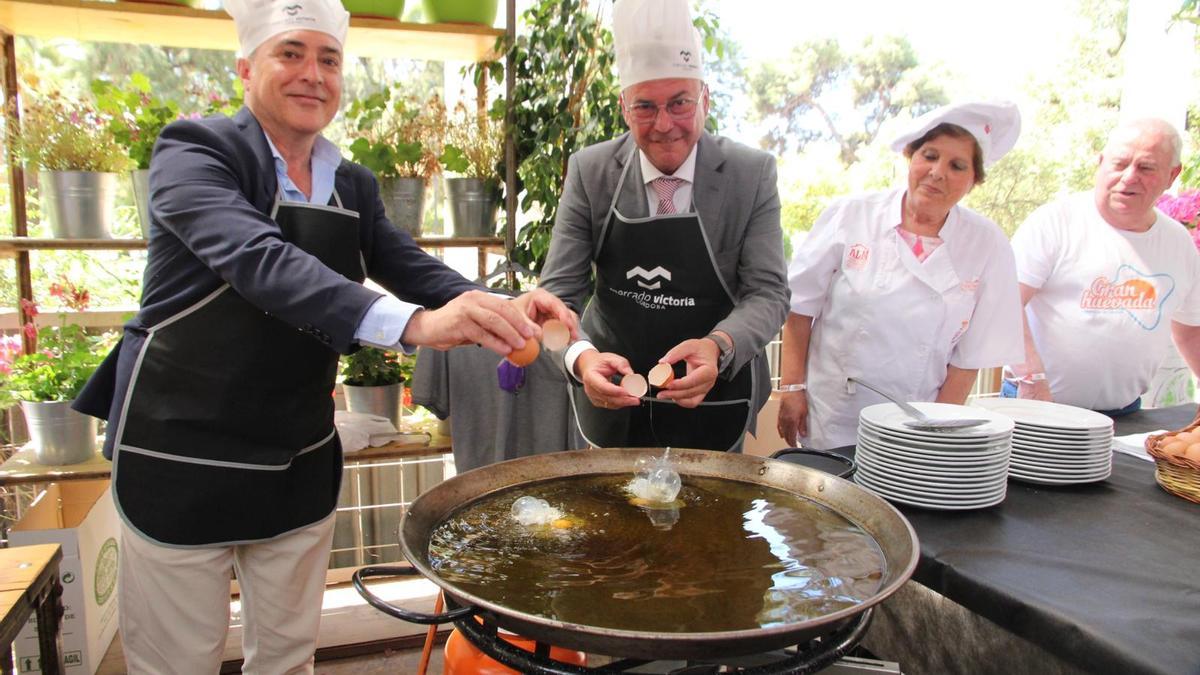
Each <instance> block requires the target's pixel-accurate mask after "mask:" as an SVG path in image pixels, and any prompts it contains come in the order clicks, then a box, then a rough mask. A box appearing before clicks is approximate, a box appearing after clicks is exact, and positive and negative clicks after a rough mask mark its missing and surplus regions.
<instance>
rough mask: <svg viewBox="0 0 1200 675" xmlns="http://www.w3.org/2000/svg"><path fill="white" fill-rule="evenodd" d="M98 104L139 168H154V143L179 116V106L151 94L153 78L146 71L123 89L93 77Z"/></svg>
mask: <svg viewBox="0 0 1200 675" xmlns="http://www.w3.org/2000/svg"><path fill="white" fill-rule="evenodd" d="M91 88H92V94H94V95H95V96H96V106H97V107H98V108H99V109H100V110H101V111H102V112H103V113H105V114H107V115H108V116H109V123H108V127H109V130H110V131H112V134H113V137H114V138H116V139H117V143H120V144H121V145H122V146H123V147H125V149H126V151H127V152H128V153H129V158H130V159H131V160H133V162H134V164H136V165H137V166H136V168H138V169H149V168H150V155H151V154H152V153H153V152H154V142H155V141H157V140H158V134H159V132H161V131H162V129H163V127H165V126H167V125H168V124H170V123H171V122H174V121H175V120H177V119H179V106H178V105H177V104H176V103H175V102H174V101H164V100H162V99H160V98H158V97H156V96H154V95H153V94H151V88H150V79H149V78H148V77H146V76H145V75H143V74H142V73H134V74H133V75H131V76H130V77H129V88H128V89H122V88H120V87H118V86H117V85H115V84H113V83H112V82H109V81H107V80H92V83H91Z"/></svg>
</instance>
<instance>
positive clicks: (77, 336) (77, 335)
mask: <svg viewBox="0 0 1200 675" xmlns="http://www.w3.org/2000/svg"><path fill="white" fill-rule="evenodd" d="M50 294H51V295H52V296H54V297H56V298H58V299H59V301H60V302H62V304H63V306H64V307H66V308H68V309H71V310H74V311H76V312H82V311H84V310H85V309H87V307H88V304H89V303H90V301H91V298H90V296H89V294H88V291H87V289H86V288H83V287H80V286H76V285H75V284H72V283H71V282H69V281H66V280H62V281H60V282H59V283H55V284H51V286H50ZM21 306H22V309H24V311H25V314H26V316H28V317H29V319H30V321H29V323H26V324H25V326H24V327H23V329H22V330H23V331H24V333H25V335H26V337H28V338H29V339H31V340H33V341H34V344H35V348H34V351H33V353H31V354H20V355H18V356H16V357H15V358H13V360H12V362H11V364H10V366H9V371H8V372H7V373H6V374H4V375H3V378H2V383H0V384H2V386H3V391H0V397H3V402H4V403H5V404H6V405H11V404H12V403H15V402H17V401H70V400H73V399H74V398H75V397H76V396H77V395H78V394H79V391H80V390H81V389H83V385H84V383H85V382H87V379H88V378H89V377H91V375H92V373H93V372H94V371H95V370H96V367H97V366H99V365H100V362H101V361H102V360H103V359H104V354H105V353H107V351H108V348H110V347H111V346H112V345H111V343H112V342H113V336H112V335H102V336H93V335H88V334H87V332H86V331H84V329H83V328H82V327H81V326H77V325H73V324H68V323H67V315H66V314H65V313H59V322H58V325H49V326H43V327H42V328H41V329H38V328H37V327H36V326H35V325H34V323H33V319H34V318H35V317H37V316H38V308H37V305H36V304H35V303H33V302H32V301H30V300H24V299H23V300H21Z"/></svg>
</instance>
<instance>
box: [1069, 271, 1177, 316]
mask: <svg viewBox="0 0 1200 675" xmlns="http://www.w3.org/2000/svg"><path fill="white" fill-rule="evenodd" d="M1157 300H1158V292H1157V291H1156V290H1155V289H1154V285H1153V284H1151V283H1150V282H1149V281H1146V280H1145V279H1129V280H1127V281H1122V282H1120V283H1113V282H1111V281H1109V280H1108V279H1106V278H1104V277H1096V280H1095V281H1093V282H1092V285H1091V286H1090V287H1088V288H1087V289H1085V290H1084V291H1083V298H1082V299H1081V300H1080V301H1079V306H1080V307H1081V308H1082V309H1154V307H1155V303H1156V302H1157Z"/></svg>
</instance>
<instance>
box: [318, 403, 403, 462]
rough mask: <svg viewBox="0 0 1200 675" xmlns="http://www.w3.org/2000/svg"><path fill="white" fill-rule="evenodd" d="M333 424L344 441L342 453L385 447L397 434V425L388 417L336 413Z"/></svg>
mask: <svg viewBox="0 0 1200 675" xmlns="http://www.w3.org/2000/svg"><path fill="white" fill-rule="evenodd" d="M333 423H334V425H335V426H336V427H337V432H338V437H339V438H341V440H342V452H358V451H359V450H362V449H363V448H366V447H367V446H368V445H369V446H371V447H379V446H381V445H385V444H387V442H388V441H389V440H391V438H392V437H394V436H395V435H396V433H397V432H396V427H395V425H393V424H392V421H391V420H389V419H388V418H386V417H380V416H379V415H367V414H364V413H355V412H350V411H348V410H338V411H336V412H334V413H333Z"/></svg>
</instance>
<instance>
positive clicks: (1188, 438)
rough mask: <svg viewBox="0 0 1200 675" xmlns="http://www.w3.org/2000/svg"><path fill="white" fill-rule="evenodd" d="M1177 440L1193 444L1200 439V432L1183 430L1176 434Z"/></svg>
mask: <svg viewBox="0 0 1200 675" xmlns="http://www.w3.org/2000/svg"><path fill="white" fill-rule="evenodd" d="M1175 440H1176V441H1182V442H1184V443H1186V444H1188V445H1191V444H1192V443H1195V442H1197V441H1200V433H1196V432H1195V431H1182V432H1180V433H1178V434H1175Z"/></svg>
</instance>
